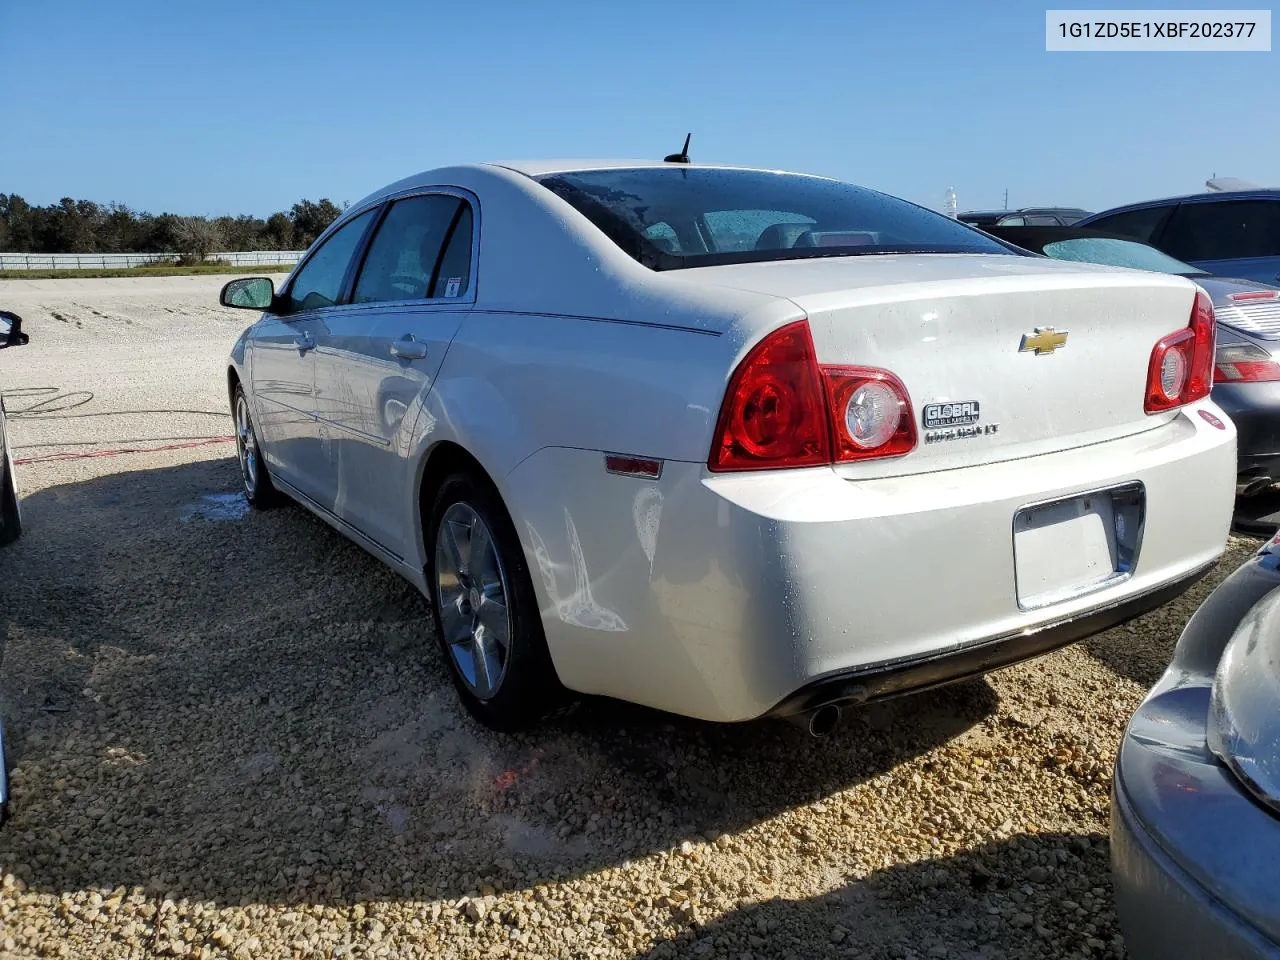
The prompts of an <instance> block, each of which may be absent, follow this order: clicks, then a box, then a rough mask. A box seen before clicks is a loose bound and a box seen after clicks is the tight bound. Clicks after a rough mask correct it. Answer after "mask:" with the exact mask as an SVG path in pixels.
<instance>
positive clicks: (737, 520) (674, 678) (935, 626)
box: [502, 403, 1236, 721]
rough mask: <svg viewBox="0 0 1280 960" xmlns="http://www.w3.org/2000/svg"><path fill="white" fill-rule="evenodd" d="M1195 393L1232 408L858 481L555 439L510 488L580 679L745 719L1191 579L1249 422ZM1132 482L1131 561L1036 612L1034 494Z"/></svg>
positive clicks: (1223, 515)
mask: <svg viewBox="0 0 1280 960" xmlns="http://www.w3.org/2000/svg"><path fill="white" fill-rule="evenodd" d="M1198 408H1203V409H1206V410H1208V411H1210V412H1212V411H1215V410H1216V409H1217V408H1216V407H1214V406H1213V405H1212V404H1208V403H1205V404H1200V405H1196V406H1193V407H1191V408H1188V409H1187V410H1185V411H1183V412H1181V413H1180V414H1178V415H1177V416H1176V417H1175V418H1174V419H1172V420H1170V421H1169V422H1167V423H1164V424H1161V425H1159V426H1157V427H1154V428H1152V429H1149V430H1147V431H1145V432H1143V433H1140V434H1136V435H1133V436H1129V437H1125V438H1122V439H1119V440H1114V441H1110V442H1107V443H1099V444H1094V445H1091V446H1087V447H1079V448H1076V449H1073V450H1067V451H1062V452H1059V453H1053V454H1045V455H1041V456H1037V457H1027V458H1023V459H1019V460H1012V461H1007V462H1003V463H992V464H984V465H980V466H972V467H963V468H958V469H952V470H945V471H936V472H932V473H924V474H916V475H911V476H902V477H883V478H875V479H861V480H850V479H845V478H843V477H841V476H840V475H838V474H837V473H836V471H835V470H832V469H830V468H813V469H808V470H791V471H777V472H761V473H755V474H734V475H730V474H709V473H708V472H707V470H706V468H705V466H704V465H702V464H693V463H682V462H674V461H668V462H667V463H666V464H665V465H664V468H663V472H662V476H661V478H660V479H659V480H658V481H656V482H655V481H646V480H640V479H636V478H627V477H619V476H614V475H610V474H606V473H605V471H604V470H603V460H602V454H601V453H600V452H598V451H586V450H569V449H564V448H556V449H551V448H548V449H544V450H542V451H539V452H538V453H537V454H535V455H534V456H532V457H530V458H529V459H528V460H526V461H524V462H523V463H522V464H521V465H520V466H519V467H518V468H517V469H516V470H515V471H513V472H512V473H511V474H510V475H509V476H508V477H506V478H504V483H503V491H502V492H503V495H504V498H505V499H506V501H507V503H508V505H509V507H510V508H511V512H512V515H513V517H514V518H515V520H516V525H517V528H518V529H519V530H520V532H521V539H522V542H523V545H524V548H525V554H526V558H527V560H528V564H529V569H530V571H531V573H532V578H533V583H534V589H535V592H536V593H537V595H538V599H539V603H540V608H541V610H542V621H543V626H544V629H545V632H546V636H547V644H548V647H549V649H550V651H551V656H552V659H553V662H554V663H555V667H556V670H557V672H558V674H559V676H560V679H561V681H562V682H563V683H564V684H565V685H566V686H568V687H569V688H570V689H573V690H578V691H581V692H583V693H593V694H602V695H606V696H612V697H618V698H620V699H624V700H630V701H633V702H637V703H642V704H645V705H648V706H652V707H657V708H659V709H663V710H668V711H671V712H673V713H680V714H685V715H688V716H694V717H699V718H701V719H705V720H716V721H736V720H748V719H752V718H755V717H759V716H762V715H765V714H768V713H771V712H792V711H795V710H803V709H804V708H805V706H806V705H807V704H810V703H817V702H823V698H826V699H833V698H834V699H850V700H856V699H870V698H872V697H883V696H893V695H895V694H898V693H905V692H907V691H909V690H918V689H923V688H926V687H930V686H936V685H939V684H941V683H945V682H949V681H951V680H956V679H960V678H963V677H966V676H972V675H974V674H978V673H982V672H985V671H987V670H991V669H995V668H997V667H1000V666H1004V665H1006V664H1008V663H1012V662H1015V661H1017V660H1021V659H1024V658H1026V657H1029V656H1035V655H1037V654H1039V653H1043V652H1045V651H1046V650H1049V649H1052V648H1054V647H1057V646H1061V645H1062V644H1064V643H1069V642H1071V641H1073V640H1077V639H1080V638H1081V637H1084V636H1087V635H1088V634H1090V633H1093V632H1096V631H1098V630H1101V629H1105V628H1106V627H1108V626H1111V625H1113V624H1115V623H1118V622H1121V621H1123V620H1124V619H1127V618H1128V617H1130V616H1134V615H1136V614H1137V613H1140V612H1142V610H1144V609H1148V608H1149V607H1150V606H1153V605H1155V604H1158V603H1160V602H1162V601H1163V599H1167V597H1168V596H1171V595H1173V594H1175V593H1176V592H1178V591H1179V590H1181V589H1183V588H1184V587H1185V586H1186V584H1187V582H1188V581H1189V580H1191V579H1193V578H1194V577H1196V576H1198V575H1199V574H1200V573H1202V572H1203V570H1204V568H1205V567H1206V566H1207V565H1208V564H1210V563H1212V562H1213V561H1214V560H1216V559H1217V557H1218V556H1219V555H1220V554H1221V553H1222V551H1223V549H1224V546H1225V544H1226V538H1227V532H1228V528H1229V525H1230V522H1231V508H1232V503H1233V500H1234V483H1235V465H1236V464H1235V444H1234V440H1235V432H1234V430H1233V429H1232V428H1231V426H1230V424H1229V423H1228V424H1227V425H1226V427H1225V429H1217V428H1214V427H1212V426H1210V424H1209V423H1207V422H1206V421H1205V420H1204V419H1202V418H1201V417H1199V416H1196V415H1195V414H1196V411H1197V409H1198ZM641 452H643V451H641ZM1135 482H1136V483H1140V484H1142V487H1143V489H1144V491H1145V503H1146V516H1145V524H1144V530H1143V537H1142V545H1141V549H1140V551H1139V554H1138V556H1137V561H1136V564H1135V566H1134V569H1133V571H1132V573H1131V575H1130V576H1128V577H1127V578H1125V579H1123V580H1120V581H1118V582H1114V583H1109V584H1107V585H1105V586H1103V587H1101V588H1100V589H1098V590H1096V591H1095V592H1091V593H1086V594H1078V595H1074V596H1071V597H1069V598H1068V599H1064V600H1061V601H1060V602H1055V603H1051V604H1049V605H1047V606H1042V607H1039V608H1036V609H1023V608H1021V607H1020V606H1019V598H1018V592H1017V587H1016V584H1015V558H1014V550H1013V537H1014V533H1013V521H1014V517H1015V515H1016V514H1017V513H1018V511H1019V510H1020V509H1021V508H1023V507H1024V506H1026V505H1028V504H1034V503H1038V502H1043V501H1047V500H1053V499H1057V498H1066V497H1072V496H1075V495H1077V494H1082V493H1086V492H1093V491H1100V490H1104V489H1109V488H1112V487H1121V486H1125V485H1128V484H1132V483H1135ZM860 688H861V689H860ZM815 697H816V698H818V699H816V700H815V699H814V698H815Z"/></svg>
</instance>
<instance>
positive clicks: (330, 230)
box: [268, 184, 481, 322]
mask: <svg viewBox="0 0 1280 960" xmlns="http://www.w3.org/2000/svg"><path fill="white" fill-rule="evenodd" d="M437 194H442V195H444V196H450V197H456V198H458V199H459V200H461V201H463V202H464V203H467V204H470V206H471V276H470V281H469V282H468V284H467V292H466V293H464V294H462V295H461V296H457V297H419V298H416V299H412V300H367V301H364V302H363V303H356V302H354V301H351V300H348V301H346V302H344V303H335V304H331V305H329V306H327V307H317V308H315V309H314V310H303V311H299V312H298V313H288V314H271V315H272V316H275V317H278V318H279V319H281V320H284V321H286V322H291V321H293V320H295V319H298V318H302V317H309V316H314V315H315V314H317V313H320V312H321V311H329V310H346V309H348V308H361V307H363V308H365V309H370V308H374V307H376V308H379V309H383V308H386V307H388V306H401V305H413V306H429V305H440V304H468V305H471V306H474V305H475V302H476V297H477V294H478V292H479V287H480V278H479V272H480V269H479V268H480V222H481V212H480V199H479V198H478V197H477V196H476V195H475V194H474V193H472V192H471V191H470V190H467V189H466V188H464V187H455V186H452V185H448V184H438V185H437V184H431V185H427V186H422V185H419V186H414V187H408V188H406V189H404V190H401V191H400V192H398V193H391V194H386V195H384V196H380V197H378V198H377V199H376V200H372V201H370V202H369V203H366V204H363V205H361V206H359V207H352V208H351V209H349V210H344V211H343V212H342V216H341V217H339V218H338V219H337V220H335V221H333V223H331V224H329V226H328V227H326V228H325V231H324V233H322V234H320V236H318V237H317V238H316V241H315V243H313V244H312V245H311V248H310V249H309V250H308V251H307V254H306V256H305V257H303V258H302V259H301V260H299V261H298V264H297V266H295V267H294V268H293V272H292V273H290V274H289V277H288V279H287V280H285V282H284V284H283V285H281V287H280V290H279V291H278V292H277V294H276V295H277V296H279V297H287V296H288V295H289V291H290V290H291V289H292V288H293V282H294V279H295V278H296V277H297V276H298V274H299V273H301V272H302V268H303V267H304V266H305V265H306V264H307V262H308V261H310V259H311V258H312V257H313V256H315V254H316V252H317V251H318V250H319V249H320V248H321V246H323V245H324V243H325V242H327V241H328V239H329V237H330V235H332V234H334V233H336V232H337V231H338V230H340V229H342V227H343V225H345V224H347V223H349V222H351V221H352V220H354V219H355V218H356V217H358V216H360V215H361V214H363V213H367V212H368V211H370V210H377V209H378V208H379V207H386V208H390V206H391V204H393V203H395V202H397V201H399V200H409V199H412V198H413V197H425V196H432V195H437ZM385 216H386V213H385V211H384V212H381V213H379V214H378V215H377V216H376V217H375V218H374V232H373V234H372V236H370V237H368V238H367V239H366V240H365V242H364V245H363V247H362V249H361V250H360V256H361V263H360V270H363V269H364V262H363V261H364V257H366V256H367V255H368V252H369V249H368V248H369V246H370V245H371V244H372V243H373V241H374V240H375V239H377V236H378V234H377V231H378V229H380V228H381V227H382V220H383V219H384V218H385ZM359 279H360V271H359V270H358V271H357V272H356V274H355V275H354V276H353V277H352V278H351V281H352V282H351V291H349V292H352V293H354V292H355V284H356V282H357V281H358V280H359ZM268 312H270V311H268Z"/></svg>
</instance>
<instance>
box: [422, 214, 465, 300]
mask: <svg viewBox="0 0 1280 960" xmlns="http://www.w3.org/2000/svg"><path fill="white" fill-rule="evenodd" d="M472 220H473V217H472V213H471V204H469V203H466V202H465V201H464V202H463V203H462V205H461V206H460V207H459V208H458V212H457V214H455V215H454V219H453V223H452V224H451V225H450V228H449V235H448V236H447V237H446V238H445V248H444V256H442V257H441V258H440V267H439V269H437V270H436V276H435V282H434V283H433V284H432V286H431V296H433V297H461V296H465V295H466V293H467V291H468V290H470V289H471V233H472V229H473V227H472Z"/></svg>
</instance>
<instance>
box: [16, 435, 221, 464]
mask: <svg viewBox="0 0 1280 960" xmlns="http://www.w3.org/2000/svg"><path fill="white" fill-rule="evenodd" d="M235 439H236V438H235V437H210V438H206V439H204V440H189V441H187V442H185V443H166V444H164V445H163V446H159V447H121V448H120V449H118V450H94V451H91V452H88V453H49V454H45V455H44V456H39V457H26V458H24V459H21V460H17V459H15V460H14V461H13V463H14V465H15V466H17V465H18V464H23V463H52V462H54V461H57V460H89V459H91V458H93V457H118V456H120V455H121V454H123V453H154V452H155V451H157V450H185V449H186V448H187V447H204V446H208V445H209V444H213V443H232V442H234V441H235Z"/></svg>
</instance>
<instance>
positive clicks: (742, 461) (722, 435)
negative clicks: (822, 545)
mask: <svg viewBox="0 0 1280 960" xmlns="http://www.w3.org/2000/svg"><path fill="white" fill-rule="evenodd" d="M825 406H826V405H825V402H824V401H823V398H822V375H821V374H820V373H819V372H818V360H817V356H816V354H815V353H814V350H813V339H812V338H811V337H810V336H809V322H808V321H807V320H798V321H796V322H795V323H789V324H787V325H786V326H785V327H782V328H780V329H778V330H775V331H774V332H773V333H771V334H769V336H767V337H765V338H764V339H763V340H761V341H760V342H759V343H758V344H756V346H755V347H754V348H753V349H752V350H751V352H750V353H748V354H747V355H746V357H744V358H743V360H742V363H740V364H738V369H737V370H735V371H734V374H733V377H732V378H731V379H730V380H729V389H728V390H727V391H726V393H725V397H724V403H723V404H722V405H721V407H720V420H719V422H718V423H717V424H716V440H715V446H714V447H713V448H712V451H711V458H710V460H709V461H708V463H707V466H709V467H710V468H711V469H712V470H773V469H778V468H780V467H812V466H818V465H819V464H823V463H830V462H831V439H830V436H829V432H828V430H827V418H826V409H825Z"/></svg>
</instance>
